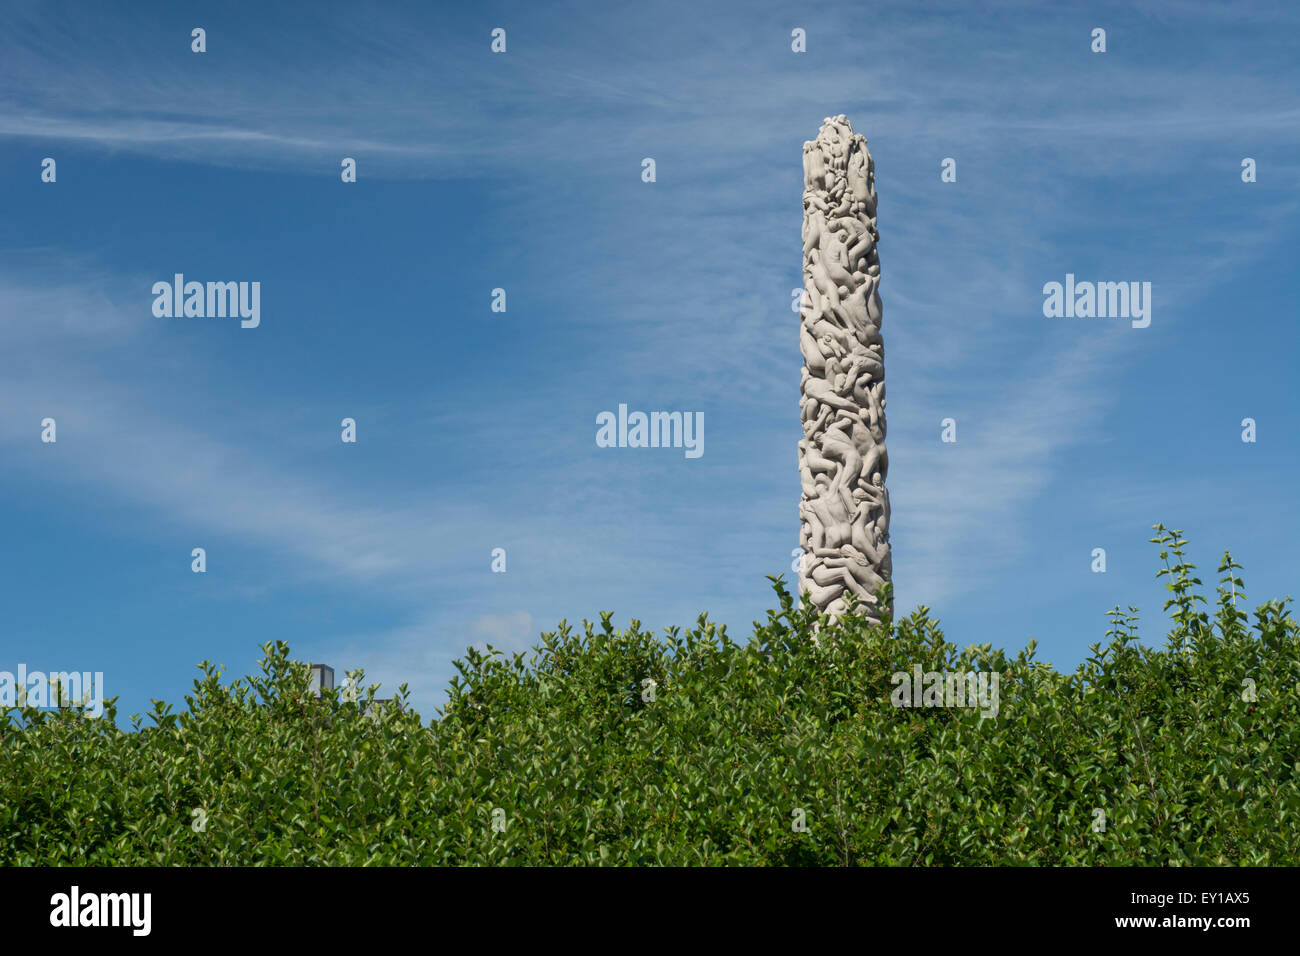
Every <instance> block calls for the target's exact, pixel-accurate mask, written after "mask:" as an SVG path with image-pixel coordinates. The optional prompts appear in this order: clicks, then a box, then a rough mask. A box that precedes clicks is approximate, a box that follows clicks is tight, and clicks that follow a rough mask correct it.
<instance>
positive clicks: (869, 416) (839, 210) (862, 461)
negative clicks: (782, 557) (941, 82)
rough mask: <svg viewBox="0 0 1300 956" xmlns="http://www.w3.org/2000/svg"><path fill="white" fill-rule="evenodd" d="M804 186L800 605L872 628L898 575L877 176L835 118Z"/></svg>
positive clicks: (807, 146) (808, 146) (811, 148)
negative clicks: (863, 617) (847, 615)
mask: <svg viewBox="0 0 1300 956" xmlns="http://www.w3.org/2000/svg"><path fill="white" fill-rule="evenodd" d="M803 174H804V191H803V277H804V295H803V297H802V299H801V303H800V310H799V322H800V325H799V350H800V351H801V352H802V353H803V361H804V365H803V373H802V377H801V380H800V393H801V396H802V397H801V399H800V402H799V404H800V407H801V409H802V412H803V440H802V441H800V442H799V476H800V481H801V483H802V485H803V493H802V496H801V500H800V502H799V520H800V529H799V544H800V546H801V548H802V549H803V553H802V556H801V559H800V569H799V593H800V594H805V593H807V594H810V595H811V596H812V600H813V603H814V604H816V605H817V607H818V608H820V609H821V610H822V611H825V612H826V613H827V614H829V615H830V617H831V619H832V620H834V619H836V618H837V617H839V616H840V615H841V614H843V613H844V611H845V609H846V603H845V597H846V596H847V594H849V593H852V594H856V595H857V596H858V601H859V603H860V604H862V605H864V607H865V608H866V610H867V613H868V615H869V616H871V617H872V618H873V619H876V620H878V613H877V612H878V609H877V608H875V607H874V605H875V602H876V589H877V588H878V587H879V586H880V584H881V583H882V582H884V581H888V580H889V579H890V577H891V576H892V573H893V563H892V561H891V559H890V553H889V492H887V491H886V490H885V475H886V473H887V472H888V470H889V456H888V455H887V454H886V453H885V365H884V357H885V356H884V342H883V340H882V339H881V337H880V320H881V306H880V293H879V286H880V259H879V257H878V255H877V253H876V241H877V239H878V238H879V235H878V233H877V232H876V190H875V167H874V165H873V164H872V161H871V154H870V153H869V152H867V141H866V139H865V138H864V137H862V136H859V135H855V134H854V132H853V127H852V126H850V125H849V121H848V119H847V118H845V117H844V116H843V115H840V116H835V117H828V118H827V119H826V120H825V122H823V123H822V128H821V130H820V131H819V132H818V133H817V138H816V139H815V140H813V141H812V142H808V143H804V144H803Z"/></svg>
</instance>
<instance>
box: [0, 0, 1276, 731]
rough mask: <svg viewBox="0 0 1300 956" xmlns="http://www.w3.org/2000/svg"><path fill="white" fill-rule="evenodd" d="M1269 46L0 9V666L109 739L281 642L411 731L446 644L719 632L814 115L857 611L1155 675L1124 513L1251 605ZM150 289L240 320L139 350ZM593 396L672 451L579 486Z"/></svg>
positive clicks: (831, 16) (1270, 556) (762, 585)
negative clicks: (395, 702) (109, 707)
mask: <svg viewBox="0 0 1300 956" xmlns="http://www.w3.org/2000/svg"><path fill="white" fill-rule="evenodd" d="M1298 21H1300V12H1297V9H1296V8H1295V7H1294V5H1290V6H1288V5H1285V4H1269V3H1252V4H1249V5H1223V4H1217V3H1192V2H1168V3H1153V4H1146V5H1142V6H1141V7H1135V6H1134V5H1133V4H1128V3H1124V4H1097V3H1090V4H1086V5H1084V4H1078V5H1075V4H1050V5H1049V4H1042V3H1025V4H997V5H992V6H990V5H983V4H981V5H975V4H969V3H964V2H963V3H936V4H922V3H915V2H910V0H909V2H898V3H883V4H877V3H873V4H817V5H807V6H799V7H795V6H793V5H790V4H764V3H745V4H716V5H705V6H704V7H703V8H701V6H700V5H698V4H695V3H680V4H669V3H646V4H637V5H622V4H613V5H608V4H594V3H586V4H571V5H559V4H548V5H545V6H544V7H543V6H540V5H536V4H508V5H502V4H484V5H468V6H467V7H465V8H460V9H450V8H443V7H442V6H441V5H434V4H426V3H421V4H415V3H412V4H384V5H382V8H381V9H371V8H370V7H366V6H361V5H350V4H348V5H334V4H324V3H321V4H316V3H313V4H311V5H307V4H301V5H292V4H275V5H266V4H259V3H228V2H227V3H220V4H215V3H213V4H192V5H186V6H185V7H184V8H181V7H178V6H176V5H165V4H151V3H97V4H89V3H81V4H61V3H25V2H10V3H6V5H5V7H4V11H3V13H0V208H3V210H4V214H3V216H0V250H2V254H0V461H2V462H3V468H0V534H2V537H3V542H4V547H3V548H0V602H3V606H4V609H5V614H4V627H3V629H2V630H0V670H10V671H13V670H15V669H16V666H17V665H18V664H19V663H20V662H21V663H26V664H27V666H28V667H29V668H30V669H33V670H37V669H41V670H62V669H68V670H72V669H75V670H92V671H95V670H99V671H103V672H104V675H105V685H106V690H107V692H108V693H109V694H110V695H112V694H116V695H118V696H119V698H120V706H121V712H122V714H124V715H128V714H131V713H133V712H136V711H140V712H143V711H144V710H147V709H148V701H149V699H150V698H151V697H159V698H163V699H166V700H168V701H171V702H173V703H180V702H181V699H182V696H183V694H184V693H186V692H187V691H188V690H189V689H190V682H191V680H192V678H193V677H194V676H196V675H197V673H198V672H197V670H196V669H195V665H196V664H197V662H198V661H200V660H203V659H209V660H212V661H216V662H221V663H224V664H225V665H227V668H228V673H230V674H232V675H233V674H239V673H246V672H248V671H249V670H251V669H253V668H254V667H255V664H256V661H257V659H258V657H259V651H258V644H259V643H261V642H264V641H267V640H272V639H277V638H280V639H286V640H288V641H289V642H290V643H291V645H292V647H293V649H294V652H295V655H296V656H299V657H300V658H302V659H313V660H323V661H326V662H329V663H331V664H333V665H334V666H335V668H337V669H338V670H339V671H340V672H341V671H342V670H343V669H345V668H351V667H364V668H365V669H366V671H367V677H368V680H377V681H382V682H383V684H384V686H385V693H387V692H388V691H389V690H391V688H392V687H393V686H395V685H396V684H397V683H398V682H401V681H406V682H407V683H408V684H409V685H410V688H411V692H412V696H413V699H414V702H415V703H416V705H417V707H418V708H419V709H420V710H421V711H422V713H425V714H426V716H431V715H432V712H433V709H434V707H435V706H436V705H437V704H439V703H440V702H441V701H442V700H443V697H444V692H445V686H446V683H447V681H448V679H449V678H450V676H451V675H452V673H453V671H452V666H451V662H452V661H453V659H454V658H455V657H457V656H458V655H460V654H461V652H462V651H463V649H464V647H465V646H466V645H467V644H479V643H483V642H491V643H493V644H494V645H496V646H498V647H501V648H503V649H507V650H517V649H523V648H525V647H527V646H528V645H529V644H530V643H531V641H532V639H533V638H535V636H536V635H537V634H538V632H540V631H542V630H549V629H553V628H554V626H555V625H556V624H557V623H558V622H559V621H560V620H561V619H568V620H569V621H570V622H577V621H581V620H582V619H584V618H587V619H592V620H596V619H598V615H599V612H600V611H602V610H610V611H613V612H614V614H615V620H616V621H617V622H618V623H619V624H620V625H624V624H626V623H627V621H628V619H629V618H632V617H635V618H638V619H640V620H641V621H643V622H644V623H645V624H646V625H647V626H650V627H653V628H655V629H662V628H663V627H665V626H668V625H671V624H679V625H683V626H689V625H690V624H691V623H692V622H693V621H694V620H695V618H696V617H697V616H698V615H699V614H700V612H702V611H708V612H709V614H710V616H711V617H712V618H713V619H715V620H718V621H720V622H723V623H725V624H727V625H728V629H729V631H730V632H731V633H732V634H733V636H742V635H744V634H747V633H748V632H749V631H750V629H751V623H752V622H753V621H754V620H756V619H759V618H762V617H764V615H765V610H766V609H767V608H768V607H770V606H772V604H773V596H772V594H771V592H770V590H769V585H768V582H767V581H766V580H765V577H764V576H765V575H767V574H776V573H784V574H785V575H786V577H787V579H789V578H790V577H791V574H790V562H791V549H792V548H794V547H795V546H796V545H797V543H798V498H799V481H798V474H797V472H796V470H795V443H796V442H797V440H798V438H799V436H800V428H799V415H798V405H797V402H798V389H799V366H800V362H801V358H800V355H799V349H798V318H797V316H796V315H794V314H793V313H792V312H791V310H790V299H791V289H793V288H796V287H798V286H800V285H801V284H802V277H801V255H800V248H801V247H800V237H799V228H800V220H801V205H800V200H801V192H802V167H801V146H802V143H803V142H804V141H805V140H807V139H811V138H813V137H814V136H815V135H816V133H817V129H818V127H819V126H820V124H821V121H822V119H823V118H824V117H825V116H828V115H833V114H838V113H844V114H846V115H847V116H848V117H849V119H850V121H851V122H852V123H853V125H854V128H855V130H856V131H858V132H861V133H863V134H864V135H865V136H866V137H867V139H868V142H869V146H870V149H871V151H872V154H873V156H874V159H875V163H876V184H877V190H878V193H879V196H880V207H879V227H880V233H881V241H880V255H881V264H882V275H883V281H882V285H881V295H882V299H883V302H884V316H885V318H884V337H885V348H886V369H887V373H886V374H887V382H888V386H889V407H888V422H889V437H888V446H889V454H890V466H891V467H890V472H889V487H890V492H891V497H892V502H893V523H892V541H893V546H894V576H895V588H896V593H897V596H898V600H899V605H900V608H901V609H902V610H908V609H911V608H913V607H915V606H916V605H918V604H925V605H928V606H929V607H931V608H932V609H933V611H934V613H935V614H936V615H937V616H938V617H939V618H940V620H941V621H942V623H943V625H944V628H945V631H946V633H947V635H948V636H949V638H950V639H953V640H955V641H957V642H959V643H962V644H967V643H984V642H991V643H993V644H995V645H998V646H1005V647H1008V648H1012V649H1014V648H1019V647H1021V646H1023V645H1024V644H1025V643H1026V642H1027V641H1028V640H1029V638H1031V637H1033V638H1036V639H1037V640H1038V641H1039V645H1040V656H1041V657H1042V658H1044V659H1046V660H1049V661H1051V662H1053V663H1054V664H1056V665H1057V666H1058V667H1063V668H1072V667H1074V666H1075V665H1077V664H1078V663H1079V661H1080V660H1081V659H1082V658H1083V657H1084V656H1085V655H1086V653H1087V646H1088V644H1090V643H1093V642H1095V641H1097V640H1100V639H1102V636H1103V634H1104V631H1105V629H1106V626H1107V621H1106V617H1105V612H1106V610H1107V609H1109V608H1110V607H1112V606H1114V605H1116V604H1119V605H1121V606H1127V605H1129V604H1135V605H1138V606H1139V607H1140V608H1141V611H1142V615H1143V618H1144V622H1145V623H1144V628H1143V633H1144V635H1145V636H1146V637H1148V638H1150V639H1153V640H1159V639H1160V638H1161V637H1162V636H1163V633H1164V631H1165V626H1166V625H1165V622H1164V621H1165V619H1164V616H1163V614H1162V612H1161V610H1160V608H1161V605H1162V603H1163V601H1164V597H1165V594H1164V592H1163V590H1162V587H1161V585H1160V584H1159V583H1158V582H1157V581H1156V579H1155V571H1156V570H1157V567H1158V561H1157V555H1156V548H1155V547H1154V546H1153V545H1151V544H1148V543H1147V539H1148V538H1149V537H1150V536H1151V531H1150V525H1151V524H1153V523H1155V522H1157V521H1163V522H1164V523H1165V524H1167V525H1169V526H1172V527H1178V528H1182V529H1184V530H1185V532H1186V534H1187V536H1188V538H1189V539H1190V544H1191V550H1192V558H1193V560H1194V561H1195V562H1196V563H1197V564H1198V565H1199V566H1200V569H1201V572H1202V577H1203V579H1204V580H1205V581H1206V583H1207V587H1209V586H1212V579H1213V578H1214V577H1215V574H1214V567H1215V566H1216V564H1217V560H1218V558H1219V557H1220V555H1221V554H1222V552H1223V551H1224V550H1225V549H1230V550H1231V551H1232V552H1233V554H1234V556H1235V557H1236V558H1237V560H1239V561H1240V562H1241V563H1243V564H1244V565H1245V580H1246V585H1247V597H1248V600H1249V601H1250V603H1251V604H1252V606H1253V605H1254V604H1255V603H1258V602H1260V601H1263V600H1265V599H1269V598H1275V597H1282V596H1285V595H1287V594H1290V593H1292V592H1293V591H1294V588H1295V582H1296V580H1297V572H1298V571H1300V559H1298V558H1297V548H1296V546H1295V542H1296V540H1298V539H1300V519H1298V518H1297V509H1296V508H1295V506H1294V488H1295V478H1294V475H1295V473H1296V469H1297V464H1300V454H1298V453H1297V448H1298V444H1300V443H1298V442H1297V411H1298V405H1300V402H1298V401H1297V398H1296V387H1295V385H1294V374H1295V368H1296V360H1297V357H1298V352H1300V349H1298V348H1297V345H1298V341H1297V340H1298V333H1297V330H1296V320H1297V316H1298V314H1300V307H1298V306H1300V303H1298V302H1297V295H1296V290H1295V279H1294V277H1295V275H1296V268H1295V257H1296V252H1297V250H1298V249H1300V243H1298V242H1297V240H1298V239H1300V226H1297V224H1296V212H1297V207H1298V206H1300V202H1298V200H1297V197H1298V195H1300V191H1298V190H1297V183H1298V182H1300V178H1298V176H1297V173H1298V172H1300V163H1297V158H1296V157H1297V147H1298V146H1300V142H1298V140H1300V133H1298V130H1300V56H1297V36H1300V32H1298V30H1297V27H1300V22H1298ZM194 27H203V28H204V29H205V30H206V31H207V52H206V53H203V54H195V53H192V52H191V51H190V42H191V41H190V31H191V29H192V28H194ZM496 27H502V28H504V29H506V31H507V52H506V53H504V54H493V53H492V52H491V51H490V49H489V45H490V40H491V38H490V33H491V31H492V30H493V28H496ZM796 27H800V28H803V29H805V30H806V31H807V46H808V52H807V53H806V54H796V53H793V52H792V51H791V49H790V42H791V41H790V33H791V30H792V29H794V28H796ZM1095 27H1102V28H1104V29H1105V30H1106V31H1107V51H1106V52H1105V53H1102V54H1098V53H1093V52H1091V50H1090V43H1091V31H1092V30H1093V28H1095ZM345 156H347V157H353V158H355V159H356V161H357V168H358V182H356V183H355V184H344V183H342V182H341V181H340V175H339V173H340V161H341V159H342V158H343V157H345ZM45 157H53V158H54V159H55V160H56V162H57V182H55V183H53V184H50V183H42V182H41V179H40V173H41V160H42V159H43V158H45ZM644 157H653V158H654V159H655V161H656V167H657V169H656V172H657V181H656V182H654V183H645V182H642V180H641V161H642V159H643V158H644ZM945 157H952V158H954V159H955V160H956V161H957V173H958V177H957V182H955V183H943V182H941V181H940V163H941V161H942V160H943V159H944V158H945ZM1244 157H1251V158H1253V159H1255V160H1256V163H1257V167H1258V181H1257V182H1254V183H1243V182H1242V180H1241V175H1240V173H1241V161H1242V159H1243V158H1244ZM177 272H182V273H185V275H186V277H187V278H188V279H195V280H199V281H209V280H211V281H229V280H236V281H238V280H243V281H254V280H256V281H259V282H261V289H262V298H261V325H260V326H259V327H258V328H256V329H241V328H240V326H239V322H238V321H237V320H230V319H198V318H188V319H186V318H170V319H168V318H157V317H155V316H154V315H153V313H152V304H153V296H152V294H151V292H150V290H151V287H152V285H153V283H154V282H156V281H159V280H170V278H171V277H172V275H173V274H174V273H177ZM1067 273H1073V274H1075V275H1076V276H1077V277H1078V278H1079V279H1080V280H1083V279H1090V280H1094V281H1097V280H1102V281H1148V282H1150V283H1151V284H1152V288H1153V293H1152V295H1153V307H1152V321H1151V324H1150V327H1148V328H1145V329H1134V328H1131V327H1130V325H1129V323H1128V322H1126V321H1123V320H1115V319H1080V318H1074V319H1060V318H1053V319H1049V318H1046V317H1044V315H1043V310H1042V305H1043V292H1042V289H1043V285H1044V283H1047V282H1051V281H1058V282H1060V281H1063V280H1064V277H1065V275H1066V274H1067ZM498 287H500V288H505V289H506V291H507V311H506V312H505V313H494V312H492V311H491V308H490V306H491V295H492V290H493V289H494V288H498ZM620 403H625V404H627V405H628V406H629V407H630V408H632V409H642V410H647V411H648V410H682V411H692V412H703V413H704V418H705V426H706V427H705V445H704V448H705V452H704V455H703V456H702V457H700V458H698V459H694V460H692V459H687V458H686V457H685V456H684V455H683V454H682V452H681V451H680V450H669V449H608V448H598V447H597V446H596V443H595V432H596V424H595V419H596V415H597V414H598V413H600V412H601V411H605V410H616V409H617V407H618V405H619V404H620ZM47 416H48V417H53V418H55V419H56V421H57V423H58V441H57V443H56V444H53V445H51V444H44V443H42V442H41V441H40V421H41V419H43V418H45V417H47ZM344 417H352V418H354V419H355V420H356V422H357V431H358V441H357V443H356V444H355V445H347V444H343V443H342V442H341V441H340V427H339V423H340V421H341V420H342V419H343V418H344ZM947 417H952V418H955V419H956V420H957V423H958V441H957V442H956V443H955V444H945V443H942V442H941V441H940V421H941V420H942V419H944V418H947ZM1246 417H1251V418H1254V419H1255V420H1256V422H1257V428H1258V441H1257V442H1255V443H1253V444H1247V443H1243V442H1242V441H1241V431H1242V429H1241V424H1240V423H1241V420H1242V419H1243V418H1246ZM194 547H203V548H205V549H206V551H207V564H208V570H207V572H206V573H205V574H201V575H200V574H194V573H192V572H191V570H190V561H191V558H190V552H191V549H192V548H194ZM497 547H501V548H505V549H506V553H507V569H508V570H507V572H506V573H505V574H494V573H492V571H491V567H490V566H491V552H492V549H493V548H497ZM1096 547H1103V548H1105V549H1106V552H1107V572H1106V573H1105V574H1095V573H1093V572H1092V571H1091V569H1090V565H1091V562H1092V556H1091V552H1092V549H1093V548H1096Z"/></svg>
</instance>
